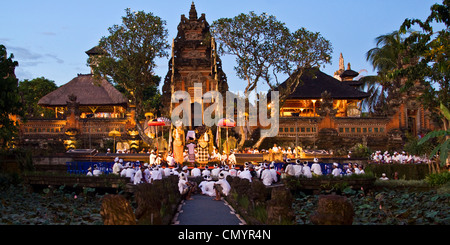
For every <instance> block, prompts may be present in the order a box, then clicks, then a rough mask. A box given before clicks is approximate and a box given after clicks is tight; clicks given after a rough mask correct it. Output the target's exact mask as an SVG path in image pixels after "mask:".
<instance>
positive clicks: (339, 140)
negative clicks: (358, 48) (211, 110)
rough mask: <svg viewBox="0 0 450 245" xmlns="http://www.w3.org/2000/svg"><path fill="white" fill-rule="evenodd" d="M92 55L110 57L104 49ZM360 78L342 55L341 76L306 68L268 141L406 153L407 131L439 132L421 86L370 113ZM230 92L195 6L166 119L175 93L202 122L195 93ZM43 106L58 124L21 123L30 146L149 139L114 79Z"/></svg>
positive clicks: (81, 85) (62, 92)
mask: <svg viewBox="0 0 450 245" xmlns="http://www.w3.org/2000/svg"><path fill="white" fill-rule="evenodd" d="M86 53H87V54H88V55H89V56H95V55H102V51H101V50H99V49H98V48H93V49H90V50H88V51H86ZM91 60H95V59H91ZM91 65H92V66H95V64H91ZM91 73H92V72H91ZM358 75H359V74H358V72H356V71H354V70H352V69H351V66H350V64H348V66H347V67H345V66H344V60H343V56H342V54H341V57H340V60H339V70H337V71H336V72H335V73H334V74H333V76H330V75H328V74H325V73H323V72H322V71H320V70H319V69H318V68H310V69H306V70H305V72H304V73H303V74H302V76H301V80H302V83H301V84H300V85H299V86H298V87H297V88H296V89H295V90H293V91H292V92H291V93H290V94H289V96H288V97H287V99H286V100H285V103H284V104H283V105H281V107H280V112H279V113H280V114H279V116H280V121H279V122H280V123H279V132H278V135H277V136H276V137H275V138H274V139H268V140H269V141H270V142H277V144H278V145H282V146H288V145H291V146H294V145H302V146H314V147H317V148H318V149H336V148H346V149H348V148H350V147H352V146H354V145H355V144H356V143H362V144H366V145H368V146H369V147H371V148H372V149H401V148H403V145H404V142H405V135H406V133H410V134H412V135H418V134H422V133H426V132H428V131H429V130H433V129H434V125H432V123H431V120H430V114H429V112H427V111H425V110H424V109H423V107H422V106H421V105H420V103H419V102H418V101H417V100H416V98H417V96H418V95H419V92H420V88H416V87H414V88H411V89H410V90H408V92H407V93H406V94H391V95H390V97H388V104H389V112H388V113H386V114H384V115H381V114H379V115H370V116H367V115H363V113H362V111H361V103H362V101H363V100H364V99H366V98H367V97H368V96H369V94H367V93H365V92H363V91H361V89H360V85H361V83H360V82H359V81H358V80H357V77H358ZM196 85H197V86H196ZM283 86H286V82H285V83H283V84H281V85H280V89H281V90H282V87H283ZM227 90H228V84H227V78H226V75H225V73H224V72H223V70H222V63H221V60H220V58H219V57H218V55H217V52H216V42H215V41H214V38H213V37H211V34H210V29H209V24H208V22H207V21H206V18H205V14H201V15H200V17H198V15H197V11H196V9H195V5H194V3H192V5H191V8H190V11H189V16H188V17H186V16H185V15H181V20H180V23H179V25H178V34H177V36H176V38H174V39H173V43H172V55H171V58H170V60H169V70H168V72H167V75H166V77H165V79H164V84H163V87H162V103H163V106H164V108H162V112H163V115H165V116H168V117H170V115H171V112H172V110H173V109H174V108H175V107H176V106H177V105H178V104H176V103H170V99H171V95H172V94H173V93H174V92H175V91H185V92H187V93H189V95H190V96H191V101H190V104H191V119H192V121H196V122H198V120H200V122H202V120H203V117H202V115H203V112H204V109H205V108H206V107H208V106H209V105H208V103H204V99H205V98H201V97H197V98H196V96H195V94H200V95H203V94H205V93H206V92H208V91H218V92H220V93H221V94H222V96H223V98H225V92H226V91H227ZM202 100H203V101H202ZM39 105H41V106H43V107H47V108H50V109H52V110H54V111H55V118H53V119H29V120H27V121H26V122H23V123H21V125H20V137H19V138H20V144H22V145H31V146H34V147H39V148H44V149H45V147H46V145H47V146H50V145H51V146H52V147H54V146H58V145H59V146H61V145H64V148H65V149H70V148H84V149H87V148H91V149H92V148H97V149H98V148H105V147H104V146H105V144H106V143H107V142H112V141H114V142H115V143H116V144H115V145H114V149H111V150H112V151H113V150H116V151H118V150H121V151H125V150H130V149H137V151H140V150H141V149H140V148H139V146H140V145H141V143H142V141H141V140H140V139H139V135H138V132H137V131H136V130H135V126H136V122H135V121H134V119H133V118H134V116H133V113H134V108H133V106H131V105H130V104H129V103H128V101H127V99H126V98H125V97H124V96H123V95H122V94H121V93H120V92H119V91H117V90H116V89H115V88H114V87H113V86H112V85H111V84H110V83H108V82H107V81H106V80H103V79H96V78H95V77H94V76H93V75H92V74H84V75H82V74H80V75H78V76H77V77H75V78H73V79H72V80H71V81H69V82H68V83H67V84H65V85H63V86H61V87H60V88H58V89H57V90H55V91H53V92H51V93H49V94H47V95H46V96H44V97H43V98H41V100H40V101H39ZM195 108H197V109H195ZM199 109H200V110H199ZM195 111H201V112H202V115H199V114H194V112H195ZM192 121H191V122H192ZM192 123H193V122H192ZM202 128H203V127H200V129H195V128H193V127H192V126H191V127H190V128H188V130H194V129H195V130H198V131H201V132H203V131H204V130H203V129H202ZM202 130H203V131H202ZM172 132H173V131H171V134H170V135H172ZM199 135H203V134H199ZM205 135H206V134H205ZM175 136H178V134H175ZM204 138H206V136H205V137H204ZM208 138H210V139H213V137H212V136H210V137H208ZM199 140H200V139H199ZM169 141H170V140H169ZM211 142H212V140H210V143H211ZM61 143H63V144H61ZM263 143H264V142H263ZM108 144H110V143H108ZM272 144H273V143H272ZM199 145H200V142H199ZM263 145H264V144H262V146H263ZM268 146H269V147H272V146H273V145H268ZM210 148H211V147H210Z"/></svg>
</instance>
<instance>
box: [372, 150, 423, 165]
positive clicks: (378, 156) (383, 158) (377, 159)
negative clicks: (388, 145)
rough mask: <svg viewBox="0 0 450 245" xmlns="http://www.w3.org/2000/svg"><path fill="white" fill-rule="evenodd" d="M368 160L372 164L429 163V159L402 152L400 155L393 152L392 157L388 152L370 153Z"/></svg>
mask: <svg viewBox="0 0 450 245" xmlns="http://www.w3.org/2000/svg"><path fill="white" fill-rule="evenodd" d="M370 159H371V160H372V162H374V163H400V164H407V163H415V164H417V163H430V159H428V158H427V157H426V156H416V155H411V154H408V153H406V152H404V151H402V152H400V153H398V152H396V151H395V152H394V153H392V155H391V154H390V153H389V152H388V151H385V152H383V153H381V151H375V152H374V153H372V156H371V158H370Z"/></svg>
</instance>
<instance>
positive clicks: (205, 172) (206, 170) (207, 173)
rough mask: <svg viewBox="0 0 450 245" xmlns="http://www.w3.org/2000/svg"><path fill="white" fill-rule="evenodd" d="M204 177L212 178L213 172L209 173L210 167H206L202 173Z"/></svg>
mask: <svg viewBox="0 0 450 245" xmlns="http://www.w3.org/2000/svg"><path fill="white" fill-rule="evenodd" d="M202 176H211V171H209V169H208V165H206V166H205V169H204V170H203V171H202Z"/></svg>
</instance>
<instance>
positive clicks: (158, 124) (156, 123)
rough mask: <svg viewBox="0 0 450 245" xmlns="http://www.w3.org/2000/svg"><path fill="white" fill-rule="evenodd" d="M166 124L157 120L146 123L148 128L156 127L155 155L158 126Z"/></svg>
mask: <svg viewBox="0 0 450 245" xmlns="http://www.w3.org/2000/svg"><path fill="white" fill-rule="evenodd" d="M164 125H166V123H165V122H164V121H160V120H157V119H153V120H152V121H149V122H148V126H155V127H156V154H158V149H159V147H158V146H159V145H158V126H164Z"/></svg>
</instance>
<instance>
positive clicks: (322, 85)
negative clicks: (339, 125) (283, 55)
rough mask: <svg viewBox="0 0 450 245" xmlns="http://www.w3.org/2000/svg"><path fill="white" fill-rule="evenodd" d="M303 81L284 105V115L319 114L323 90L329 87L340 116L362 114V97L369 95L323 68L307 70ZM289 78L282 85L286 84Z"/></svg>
mask: <svg viewBox="0 0 450 245" xmlns="http://www.w3.org/2000/svg"><path fill="white" fill-rule="evenodd" d="M300 79H301V84H299V86H297V88H296V89H295V90H294V91H292V92H291V93H290V95H289V96H288V97H287V99H286V101H285V103H284V105H283V106H282V107H281V108H280V116H281V117H318V116H320V115H319V112H320V108H321V107H322V104H323V98H322V97H323V93H324V92H325V91H327V92H328V93H329V95H330V98H331V99H332V100H333V109H334V110H336V113H335V115H334V116H336V117H360V116H361V101H362V100H363V99H364V98H366V97H368V96H369V95H368V94H367V93H365V92H362V91H359V90H358V89H356V88H354V87H353V86H350V85H348V84H347V83H346V82H341V81H339V80H337V79H335V78H334V77H332V76H329V75H327V74H325V73H323V72H321V71H320V70H319V69H315V68H311V69H307V70H305V71H304V72H303V74H302V76H301V77H300ZM285 86H286V82H284V83H282V84H281V85H280V87H285Z"/></svg>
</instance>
